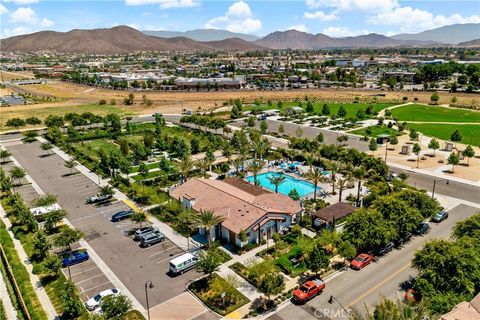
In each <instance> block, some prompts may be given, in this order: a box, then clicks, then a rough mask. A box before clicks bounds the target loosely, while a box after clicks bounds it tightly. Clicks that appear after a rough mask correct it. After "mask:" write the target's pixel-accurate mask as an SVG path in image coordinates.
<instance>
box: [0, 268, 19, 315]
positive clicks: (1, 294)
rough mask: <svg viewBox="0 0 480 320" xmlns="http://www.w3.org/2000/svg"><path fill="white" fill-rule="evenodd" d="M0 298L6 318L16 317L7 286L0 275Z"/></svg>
mask: <svg viewBox="0 0 480 320" xmlns="http://www.w3.org/2000/svg"><path fill="white" fill-rule="evenodd" d="M0 300H1V301H2V304H3V307H4V308H5V314H6V316H7V319H12V320H13V319H17V310H15V308H14V307H13V303H12V300H11V299H10V295H9V294H8V290H7V286H6V285H5V282H4V281H3V277H0Z"/></svg>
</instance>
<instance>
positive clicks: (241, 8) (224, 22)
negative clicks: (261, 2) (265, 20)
mask: <svg viewBox="0 0 480 320" xmlns="http://www.w3.org/2000/svg"><path fill="white" fill-rule="evenodd" d="M205 28H207V29H225V30H228V31H231V32H242V33H253V32H255V31H258V30H260V29H261V28H262V22H261V21H260V20H259V19H255V18H254V17H253V13H252V10H251V9H250V6H249V5H248V4H247V3H246V2H244V1H243V0H240V1H237V2H235V3H234V4H232V5H231V6H230V7H229V8H228V10H227V12H226V13H225V15H223V16H219V17H215V18H212V19H210V20H208V21H207V22H206V23H205Z"/></svg>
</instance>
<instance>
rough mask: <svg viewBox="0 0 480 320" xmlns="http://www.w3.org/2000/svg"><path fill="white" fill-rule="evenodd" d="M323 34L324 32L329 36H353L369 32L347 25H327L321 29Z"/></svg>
mask: <svg viewBox="0 0 480 320" xmlns="http://www.w3.org/2000/svg"><path fill="white" fill-rule="evenodd" d="M322 33H323V34H326V35H327V36H330V37H338V38H341V37H354V36H360V35H364V34H369V33H371V32H369V31H368V30H351V29H350V28H348V27H328V28H324V29H323V30H322Z"/></svg>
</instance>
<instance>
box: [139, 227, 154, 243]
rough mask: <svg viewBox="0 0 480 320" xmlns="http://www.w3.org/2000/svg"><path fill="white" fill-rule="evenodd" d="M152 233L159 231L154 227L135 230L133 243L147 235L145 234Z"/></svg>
mask: <svg viewBox="0 0 480 320" xmlns="http://www.w3.org/2000/svg"><path fill="white" fill-rule="evenodd" d="M154 231H159V230H158V229H157V228H155V227H151V226H150V227H143V228H140V229H137V230H135V232H134V233H133V240H135V241H140V238H141V237H142V236H143V235H145V234H147V233H150V232H154Z"/></svg>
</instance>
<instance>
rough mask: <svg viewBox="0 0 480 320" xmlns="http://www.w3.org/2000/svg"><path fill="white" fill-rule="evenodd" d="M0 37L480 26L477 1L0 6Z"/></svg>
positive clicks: (115, 0) (130, 1)
mask: <svg viewBox="0 0 480 320" xmlns="http://www.w3.org/2000/svg"><path fill="white" fill-rule="evenodd" d="M0 20H1V23H0V26H1V30H0V36H1V37H2V38H5V37H8V36H12V35H18V34H25V33H31V32H35V31H40V30H56V31H68V30H71V29H75V28H80V29H92V28H109V27H112V26H114V25H130V26H132V27H134V28H137V29H139V30H177V31H185V30H192V29H198V28H216V29H226V30H230V31H234V32H242V33H248V34H255V35H259V36H263V35H266V34H268V33H270V32H273V31H276V30H287V29H297V30H300V31H307V32H310V33H319V32H322V33H325V34H328V35H330V36H334V37H343V36H354V35H360V34H367V33H371V32H375V33H381V34H386V35H392V34H396V33H403V32H420V31H423V30H427V29H432V28H436V27H440V26H443V25H449V24H454V23H468V22H474V23H479V22H480V2H479V1H431V0H424V1H413V0H411V1H400V0H297V1H282V0H280V1H279V0H270V1H262V0H256V1H252V0H240V1H239V0H236V1H233V0H232V1H211V0H106V1H93V0H92V1H72V0H63V1H48V0H0Z"/></svg>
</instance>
